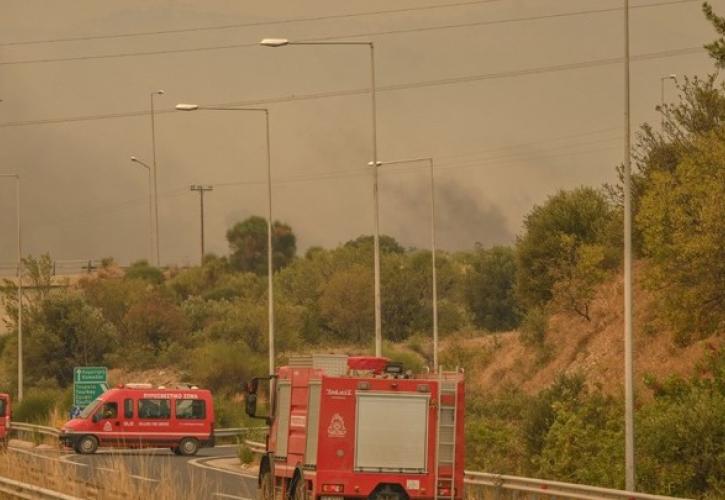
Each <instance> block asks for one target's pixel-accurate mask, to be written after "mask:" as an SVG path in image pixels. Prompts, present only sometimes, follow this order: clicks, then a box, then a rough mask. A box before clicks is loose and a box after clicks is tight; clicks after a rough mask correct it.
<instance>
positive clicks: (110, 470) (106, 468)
mask: <svg viewBox="0 0 725 500" xmlns="http://www.w3.org/2000/svg"><path fill="white" fill-rule="evenodd" d="M95 469H96V470H102V471H104V472H116V471H115V470H114V469H109V468H108V467H96V468H95Z"/></svg>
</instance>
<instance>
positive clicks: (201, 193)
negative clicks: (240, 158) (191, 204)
mask: <svg viewBox="0 0 725 500" xmlns="http://www.w3.org/2000/svg"><path fill="white" fill-rule="evenodd" d="M190 189H191V191H198V192H199V203H200V205H201V261H200V263H201V264H203V263H204V192H205V191H213V190H214V187H213V186H208V185H207V186H203V185H201V184H192V185H191V188H190Z"/></svg>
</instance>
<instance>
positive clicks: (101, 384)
mask: <svg viewBox="0 0 725 500" xmlns="http://www.w3.org/2000/svg"><path fill="white" fill-rule="evenodd" d="M73 381H74V383H73V405H74V406H77V407H80V408H85V407H86V406H88V405H89V404H91V403H92V402H93V400H94V399H96V398H97V397H98V396H100V395H101V394H103V393H104V392H106V391H107V390H108V370H107V369H106V368H105V367H103V366H84V367H79V368H75V369H73Z"/></svg>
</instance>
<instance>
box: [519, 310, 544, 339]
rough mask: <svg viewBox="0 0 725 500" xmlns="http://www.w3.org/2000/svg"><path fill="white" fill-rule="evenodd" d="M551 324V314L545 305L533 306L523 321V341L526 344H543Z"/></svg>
mask: <svg viewBox="0 0 725 500" xmlns="http://www.w3.org/2000/svg"><path fill="white" fill-rule="evenodd" d="M548 326H549V315H548V314H547V312H546V310H545V309H544V308H543V307H532V308H531V309H529V310H528V311H527V312H526V316H524V319H523V321H522V322H521V341H522V342H523V343H524V344H526V345H538V346H540V345H542V344H543V343H544V339H545V338H546V329H547V328H548Z"/></svg>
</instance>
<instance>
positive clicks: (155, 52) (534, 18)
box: [0, 0, 699, 66]
mask: <svg viewBox="0 0 725 500" xmlns="http://www.w3.org/2000/svg"><path fill="white" fill-rule="evenodd" d="M697 1H699V0H669V1H665V2H657V3H651V4H645V5H638V6H635V7H632V9H636V8H640V9H642V8H650V7H661V6H668V5H675V4H683V3H693V2H697ZM621 10H622V9H621V7H610V8H604V9H589V10H581V11H575V12H563V13H559V14H546V15H541V16H527V17H517V18H510V19H499V20H494V21H476V22H470V23H459V24H446V25H438V26H427V27H418V28H404V29H398V30H386V31H368V32H363V33H353V34H341V35H330V36H324V37H314V38H301V39H299V41H301V42H313V41H326V40H342V39H348V38H361V37H371V36H386V35H398V34H408V33H419V32H425V31H438V30H447V29H460V28H472V27H480V26H491V25H496V24H511V23H519V22H529V21H540V20H548V19H556V18H565V17H574V16H582V15H592V14H604V13H611V12H619V11H621ZM258 45H259V44H258V43H257V42H247V43H233V44H225V45H210V46H205V47H190V48H180V49H161V50H151V51H141V52H139V51H135V52H118V53H113V54H100V55H86V56H70V57H55V58H44V59H25V60H17V61H0V66H15V65H20V64H47V63H55V62H79V61H94V60H103V59H117V58H124V57H142V56H143V57H146V56H158V55H171V54H185V53H193V52H207V51H212V50H229V49H242V48H251V47H257V46H258Z"/></svg>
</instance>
